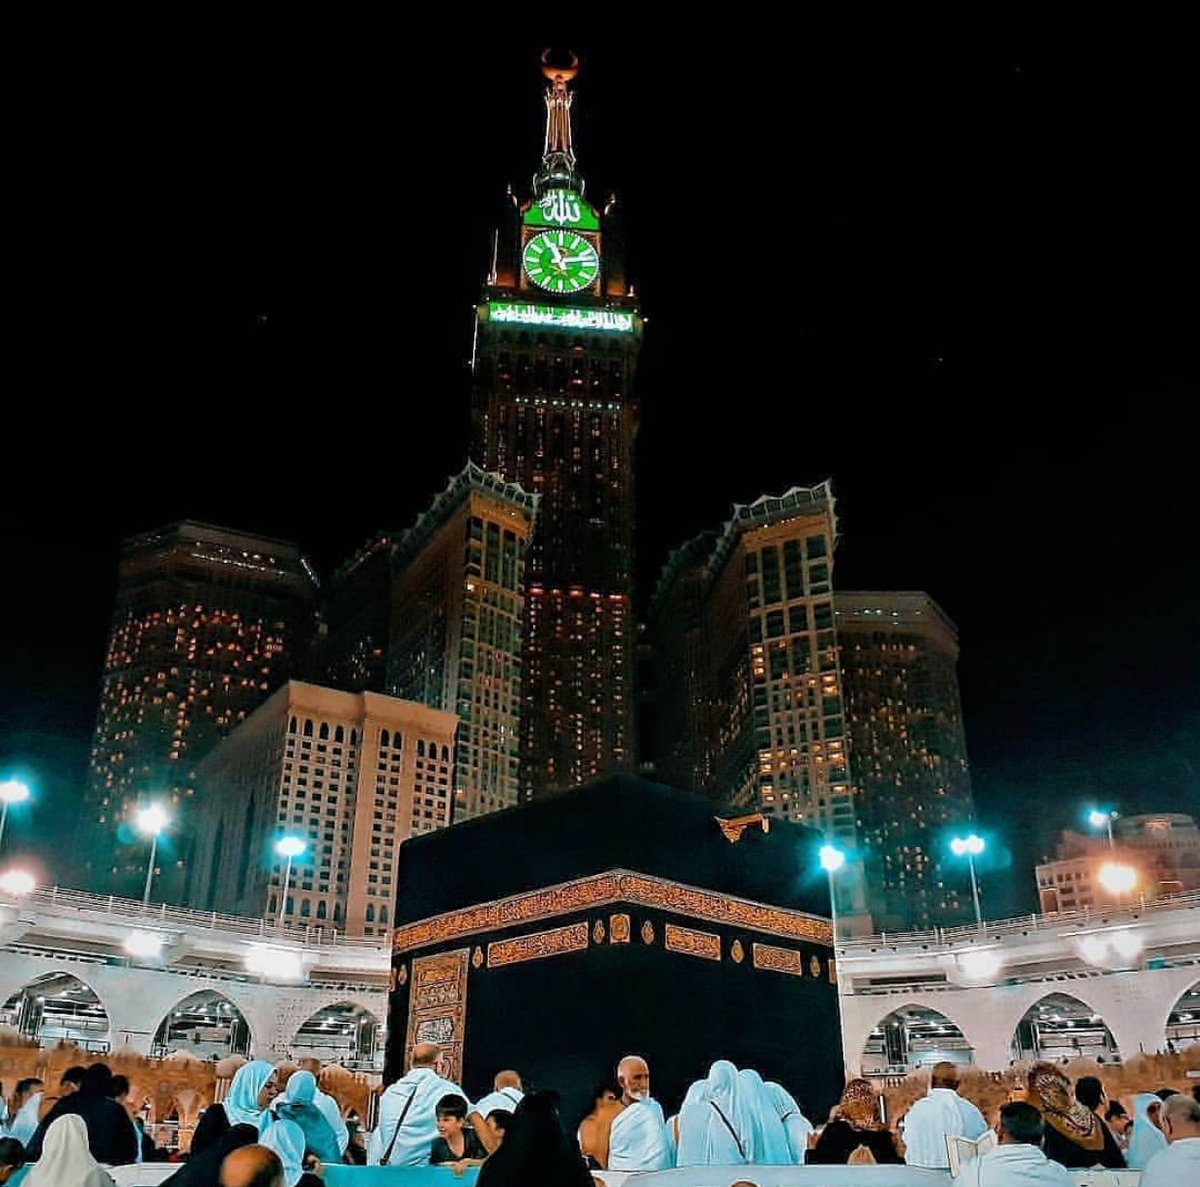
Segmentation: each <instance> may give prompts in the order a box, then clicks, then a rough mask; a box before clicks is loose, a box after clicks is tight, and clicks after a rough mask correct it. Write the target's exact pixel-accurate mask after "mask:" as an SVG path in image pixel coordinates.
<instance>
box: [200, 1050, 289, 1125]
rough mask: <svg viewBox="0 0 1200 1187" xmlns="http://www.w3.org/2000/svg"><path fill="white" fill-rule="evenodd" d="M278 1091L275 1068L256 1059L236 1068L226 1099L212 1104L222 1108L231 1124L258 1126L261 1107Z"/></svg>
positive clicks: (276, 1094)
mask: <svg viewBox="0 0 1200 1187" xmlns="http://www.w3.org/2000/svg"><path fill="white" fill-rule="evenodd" d="M278 1094H279V1091H278V1088H277V1087H276V1077H275V1069H274V1068H273V1067H272V1066H271V1065H270V1064H269V1063H267V1062H266V1061H265V1060H262V1059H255V1060H252V1061H251V1062H250V1063H244V1064H242V1066H241V1067H240V1068H238V1070H237V1074H236V1075H235V1076H234V1077H233V1083H231V1084H230V1085H229V1091H228V1092H227V1093H226V1094H225V1099H224V1100H223V1101H221V1103H220V1104H219V1105H213V1106H212V1107H213V1108H214V1109H223V1110H224V1112H225V1116H226V1118H227V1119H228V1121H229V1124H230V1125H258V1124H259V1122H260V1121H261V1120H262V1115H263V1110H264V1109H266V1107H267V1106H268V1105H269V1104H270V1103H271V1101H273V1100H274V1099H275V1097H276V1096H278Z"/></svg>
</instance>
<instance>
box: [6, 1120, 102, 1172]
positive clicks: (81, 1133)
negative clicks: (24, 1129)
mask: <svg viewBox="0 0 1200 1187" xmlns="http://www.w3.org/2000/svg"><path fill="white" fill-rule="evenodd" d="M25 1187H116V1184H115V1182H114V1180H113V1178H112V1176H111V1175H110V1174H109V1173H108V1172H107V1171H106V1170H105V1169H104V1168H103V1167H102V1166H101V1165H100V1164H99V1163H98V1162H97V1161H96V1160H95V1159H94V1158H93V1157H92V1153H91V1151H90V1150H89V1149H88V1130H87V1126H86V1125H85V1124H84V1120H83V1118H82V1117H81V1116H79V1114H78V1113H65V1114H64V1115H63V1116H61V1117H59V1118H58V1120H57V1121H52V1122H51V1123H50V1125H49V1126H47V1128H46V1136H45V1138H44V1139H43V1141H42V1156H41V1158H39V1159H38V1161H37V1162H35V1163H34V1164H33V1167H32V1168H31V1169H30V1171H29V1175H28V1177H27V1178H26V1179H25Z"/></svg>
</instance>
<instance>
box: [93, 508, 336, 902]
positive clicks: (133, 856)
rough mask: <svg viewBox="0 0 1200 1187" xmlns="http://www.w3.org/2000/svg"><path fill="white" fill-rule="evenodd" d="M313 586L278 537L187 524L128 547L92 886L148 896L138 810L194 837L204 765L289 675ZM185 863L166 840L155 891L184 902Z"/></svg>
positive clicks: (100, 721) (110, 674)
mask: <svg viewBox="0 0 1200 1187" xmlns="http://www.w3.org/2000/svg"><path fill="white" fill-rule="evenodd" d="M315 590H316V580H315V576H314V574H313V572H312V570H311V569H310V568H309V566H308V564H307V562H306V561H305V560H304V558H303V557H302V556H301V555H300V551H299V549H298V548H297V547H296V545H294V544H289V543H287V542H285V541H282V540H272V539H267V538H265V537H260V536H252V535H249V534H247V533H243V532H236V531H232V530H230V529H227V528H220V527H212V526H210V525H207V524H201V523H195V522H192V521H190V520H184V521H182V522H180V523H176V524H172V525H170V526H169V527H165V528H162V529H159V530H158V531H153V532H147V533H145V534H144V535H140V536H134V537H132V538H131V539H129V540H126V541H125V543H124V545H123V546H122V549H121V559H120V564H119V568H118V576H117V595H116V604H115V607H114V611H113V619H112V626H111V629H110V631H109V639H108V650H107V653H106V655H105V660H104V673H103V678H102V686H101V692H100V709H99V713H98V715H97V720H96V730H95V735H94V739H93V743H92V753H91V760H90V764H89V771H88V783H87V788H86V793H85V796H86V799H85V806H84V811H83V814H82V816H81V821H80V839H79V842H80V843H79V846H78V851H79V863H80V866H81V867H82V869H81V870H80V873H81V874H82V876H83V878H84V880H85V881H86V882H87V883H88V884H89V885H90V886H91V887H93V888H94V889H96V890H99V891H103V892H111V893H120V894H129V895H134V896H136V895H138V894H140V891H141V879H142V878H143V877H144V875H145V863H146V849H147V842H146V841H145V840H144V839H143V838H141V837H139V836H138V835H137V834H136V832H135V830H134V827H133V816H132V813H133V809H135V808H136V806H137V805H138V804H139V803H145V802H146V801H148V800H150V799H154V800H160V801H164V802H165V803H166V804H167V805H168V807H169V809H170V810H171V811H172V814H173V815H174V816H175V817H176V818H177V824H178V825H179V827H180V830H181V832H180V835H181V836H183V837H186V836H187V819H186V818H187V815H188V813H189V812H190V811H191V803H190V801H191V797H192V795H193V793H194V790H195V787H194V782H193V772H194V769H195V765H196V762H197V761H198V760H199V759H200V758H202V757H203V756H204V755H205V754H206V753H207V752H208V751H209V750H210V749H212V747H213V746H214V745H215V744H216V743H217V742H218V741H219V740H220V739H221V738H222V737H224V736H225V735H226V734H228V733H229V732H230V731H231V730H233V729H234V728H235V727H236V726H237V725H238V723H239V722H240V721H242V720H243V719H244V718H245V717H246V716H247V714H249V713H251V712H253V711H254V709H256V708H257V707H258V706H259V705H260V704H262V702H263V701H265V700H266V699H267V697H268V696H270V694H271V693H272V691H274V689H276V688H278V687H279V685H280V684H281V683H282V682H283V681H284V680H285V679H286V678H287V674H288V671H289V667H290V666H291V665H293V664H294V663H295V662H296V661H297V659H298V658H299V656H300V654H301V653H302V651H303V648H304V646H305V644H306V642H307V638H308V633H309V629H310V626H311V621H312V615H313V610H314V603H315ZM178 818H182V819H178ZM186 861H187V850H186V845H185V844H184V843H183V842H182V841H180V842H174V841H172V840H171V838H170V837H169V836H168V837H167V838H165V839H164V843H163V844H162V845H160V847H159V862H160V863H161V867H162V869H163V873H164V876H163V877H162V878H161V880H160V881H159V882H158V883H157V884H156V885H157V887H158V893H159V894H160V895H162V896H163V897H166V898H178V897H179V896H180V894H181V893H182V889H183V884H184V873H185V866H186ZM172 871H174V876H170V875H171V872H172Z"/></svg>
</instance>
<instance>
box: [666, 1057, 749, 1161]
mask: <svg viewBox="0 0 1200 1187" xmlns="http://www.w3.org/2000/svg"><path fill="white" fill-rule="evenodd" d="M737 1092H738V1070H737V1068H736V1067H734V1066H733V1064H732V1063H730V1062H729V1061H728V1060H727V1059H718V1060H717V1062H716V1063H714V1064H713V1065H712V1067H711V1068H709V1069H708V1078H707V1080H705V1081H704V1088H703V1090H702V1091H700V1092H699V1093H697V1095H696V1098H694V1103H692V1104H690V1105H688V1106H687V1107H686V1108H685V1109H681V1110H680V1113H679V1156H678V1158H677V1159H676V1163H675V1165H676V1166H745V1165H746V1164H747V1163H748V1162H749V1161H750V1159H749V1156H748V1150H747V1141H748V1138H749V1134H748V1133H744V1132H739V1130H738V1128H737V1124H736V1122H735V1117H736V1115H737Z"/></svg>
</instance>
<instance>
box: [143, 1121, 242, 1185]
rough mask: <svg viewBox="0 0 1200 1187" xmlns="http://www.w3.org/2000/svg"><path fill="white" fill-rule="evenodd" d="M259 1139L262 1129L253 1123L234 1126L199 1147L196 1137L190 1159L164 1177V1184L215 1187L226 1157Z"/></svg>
mask: <svg viewBox="0 0 1200 1187" xmlns="http://www.w3.org/2000/svg"><path fill="white" fill-rule="evenodd" d="M257 1141H258V1128H257V1127H256V1126H253V1125H234V1126H232V1127H230V1128H229V1129H227V1130H226V1131H225V1132H224V1133H223V1134H219V1135H217V1136H216V1137H215V1138H214V1140H213V1141H212V1142H211V1143H209V1144H208V1145H206V1146H202V1147H201V1148H200V1149H199V1150H197V1149H196V1143H195V1141H194V1140H193V1142H192V1148H191V1151H190V1153H189V1155H188V1160H187V1162H185V1163H184V1164H183V1166H181V1167H180V1168H179V1169H178V1170H177V1171H176V1172H175V1173H174V1174H173V1175H171V1176H170V1178H167V1179H164V1180H163V1187H166V1184H168V1183H169V1184H170V1185H171V1187H213V1184H214V1183H215V1182H216V1181H217V1176H218V1175H219V1174H220V1172H221V1163H223V1162H224V1161H225V1158H226V1156H227V1155H229V1154H232V1153H233V1152H234V1150H240V1149H241V1148H242V1147H243V1146H253V1145H254V1144H255V1143H256V1142H257Z"/></svg>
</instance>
